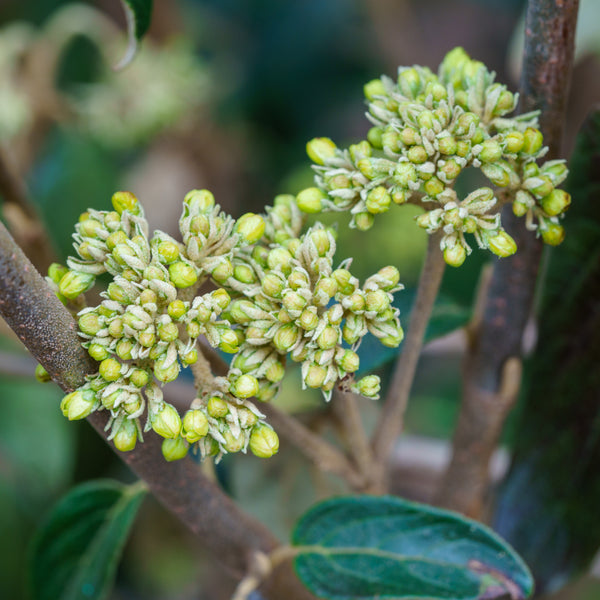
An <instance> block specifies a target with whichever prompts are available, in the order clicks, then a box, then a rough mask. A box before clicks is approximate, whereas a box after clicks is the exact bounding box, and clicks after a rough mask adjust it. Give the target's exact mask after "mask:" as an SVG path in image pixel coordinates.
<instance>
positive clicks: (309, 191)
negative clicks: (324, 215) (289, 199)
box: [296, 187, 327, 214]
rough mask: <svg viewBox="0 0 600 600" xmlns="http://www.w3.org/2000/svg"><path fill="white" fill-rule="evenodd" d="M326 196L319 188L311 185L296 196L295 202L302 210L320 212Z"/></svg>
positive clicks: (312, 212)
mask: <svg viewBox="0 0 600 600" xmlns="http://www.w3.org/2000/svg"><path fill="white" fill-rule="evenodd" d="M326 197H327V196H326V194H325V193H323V192H322V191H321V190H320V189H319V188H316V187H311V188H306V189H305V190H302V191H301V192H300V193H299V194H298V196H297V197H296V203H297V204H298V208H299V209H300V210H301V211H302V212H305V213H309V214H314V213H319V212H321V210H322V209H323V200H324V199H325V198H326Z"/></svg>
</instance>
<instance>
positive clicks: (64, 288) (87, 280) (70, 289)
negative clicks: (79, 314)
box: [58, 271, 96, 300]
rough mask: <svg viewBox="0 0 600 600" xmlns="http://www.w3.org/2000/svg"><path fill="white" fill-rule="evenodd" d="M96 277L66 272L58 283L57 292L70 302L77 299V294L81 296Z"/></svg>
mask: <svg viewBox="0 0 600 600" xmlns="http://www.w3.org/2000/svg"><path fill="white" fill-rule="evenodd" d="M95 280H96V277H95V276H94V275H90V274H89V273H79V272H77V271H68V272H67V273H65V274H64V275H63V276H62V277H61V278H60V281H59V282H58V291H59V292H60V293H61V294H62V295H63V296H64V297H65V298H69V299H70V300H72V299H74V298H77V296H79V294H83V292H86V291H87V290H89V289H90V288H91V287H92V286H93V285H94V281H95Z"/></svg>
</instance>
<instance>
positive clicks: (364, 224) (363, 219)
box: [354, 212, 375, 231]
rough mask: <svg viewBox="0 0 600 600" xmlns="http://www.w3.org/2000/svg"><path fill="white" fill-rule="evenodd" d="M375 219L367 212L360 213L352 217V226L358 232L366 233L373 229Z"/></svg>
mask: <svg viewBox="0 0 600 600" xmlns="http://www.w3.org/2000/svg"><path fill="white" fill-rule="evenodd" d="M374 222H375V217H374V216H373V215H372V214H371V213H368V212H362V213H358V214H356V215H354V224H355V226H356V229H358V230H359V231H367V230H369V229H371V227H373V223H374Z"/></svg>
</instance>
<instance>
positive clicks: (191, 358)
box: [181, 348, 198, 366]
mask: <svg viewBox="0 0 600 600" xmlns="http://www.w3.org/2000/svg"><path fill="white" fill-rule="evenodd" d="M181 360H182V362H183V364H184V365H186V366H187V365H193V364H194V363H196V362H198V350H196V349H195V348H192V349H191V350H190V351H189V352H186V353H185V354H184V355H183V356H182V357H181Z"/></svg>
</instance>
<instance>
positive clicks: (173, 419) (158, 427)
mask: <svg viewBox="0 0 600 600" xmlns="http://www.w3.org/2000/svg"><path fill="white" fill-rule="evenodd" d="M151 421H152V429H154V431H156V433H158V435H160V436H162V437H164V438H169V439H175V438H177V437H179V432H180V431H181V418H180V416H179V413H178V412H177V410H176V409H175V408H174V407H173V406H171V405H170V404H168V403H167V402H165V403H164V405H163V407H162V408H161V409H160V410H159V411H158V412H157V413H156V414H154V415H153V416H152V417H151Z"/></svg>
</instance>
